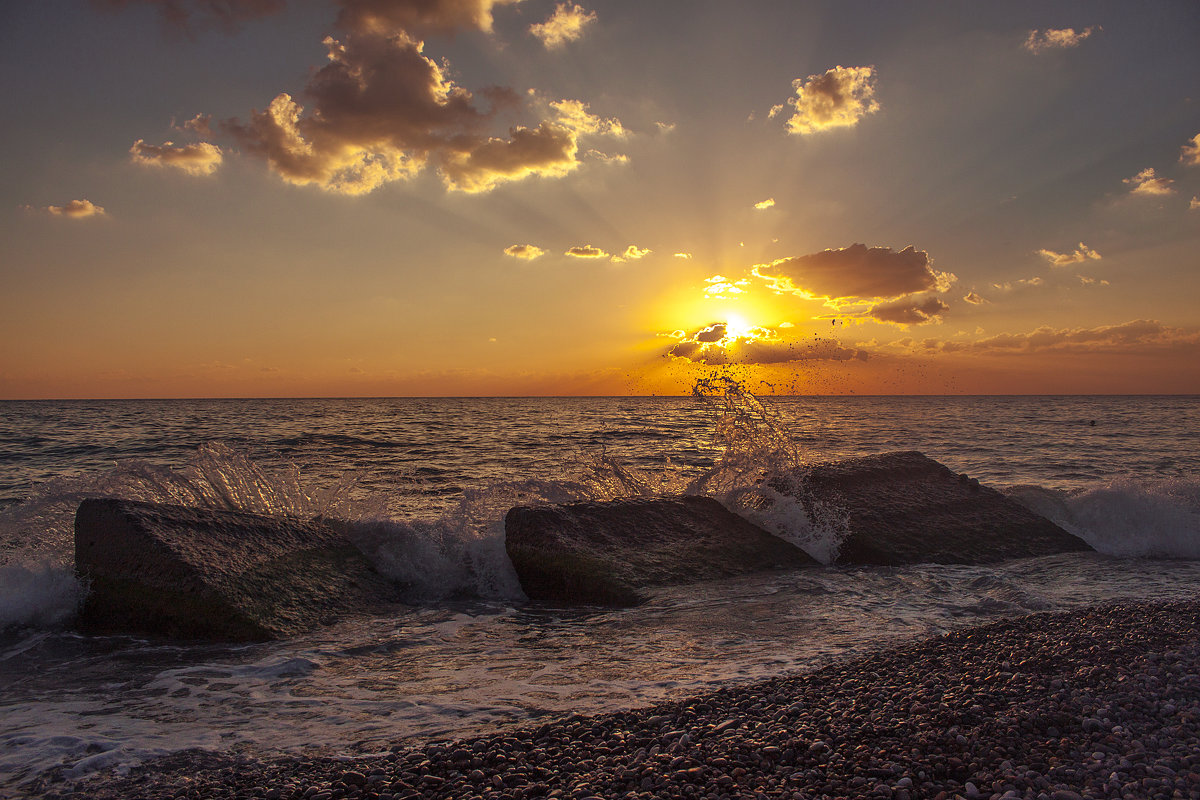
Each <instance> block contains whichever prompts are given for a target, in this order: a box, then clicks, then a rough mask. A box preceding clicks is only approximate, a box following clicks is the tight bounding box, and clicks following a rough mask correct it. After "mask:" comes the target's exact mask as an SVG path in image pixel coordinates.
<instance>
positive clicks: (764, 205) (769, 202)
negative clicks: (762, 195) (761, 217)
mask: <svg viewBox="0 0 1200 800" xmlns="http://www.w3.org/2000/svg"><path fill="white" fill-rule="evenodd" d="M774 205H775V198H774V197H768V198H767V199H766V200H760V201H759V202H757V203H755V204H754V207H755V208H757V209H758V210H759V211H765V210H767V209H768V208H771V207H772V206H774Z"/></svg>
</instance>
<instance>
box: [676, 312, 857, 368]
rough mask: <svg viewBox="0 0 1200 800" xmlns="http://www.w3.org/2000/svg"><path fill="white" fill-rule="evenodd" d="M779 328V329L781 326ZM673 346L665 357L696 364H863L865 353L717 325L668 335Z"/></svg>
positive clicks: (761, 330) (828, 343)
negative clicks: (809, 362) (806, 362)
mask: <svg viewBox="0 0 1200 800" xmlns="http://www.w3.org/2000/svg"><path fill="white" fill-rule="evenodd" d="M781 327H782V326H781ZM669 336H670V338H673V339H675V340H676V343H675V344H673V345H671V346H670V347H669V348H667V351H666V353H665V355H667V356H669V357H671V358H676V359H680V360H684V361H690V362H692V363H695V364H708V365H719V364H783V363H788V362H794V361H851V360H858V361H866V360H867V359H868V358H869V354H868V353H867V352H866V351H865V350H858V349H855V348H851V347H845V346H843V345H842V344H841V343H840V342H837V341H834V340H832V339H821V338H817V337H815V336H814V337H813V338H811V339H808V340H804V339H785V338H782V337H781V336H780V335H779V331H778V330H776V329H774V328H751V329H749V330H748V331H745V332H743V333H740V334H735V333H733V332H731V331H730V330H729V327H728V325H726V324H725V323H723V322H716V323H713V324H712V325H709V326H708V327H706V328H701V329H700V330H698V331H696V332H694V333H690V334H689V333H687V332H685V331H675V332H674V333H672V334H669Z"/></svg>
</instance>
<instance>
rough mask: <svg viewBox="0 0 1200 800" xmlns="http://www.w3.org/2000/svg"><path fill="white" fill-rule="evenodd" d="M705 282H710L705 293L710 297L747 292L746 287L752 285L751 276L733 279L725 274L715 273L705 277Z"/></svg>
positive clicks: (723, 296) (725, 296)
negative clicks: (737, 279)
mask: <svg viewBox="0 0 1200 800" xmlns="http://www.w3.org/2000/svg"><path fill="white" fill-rule="evenodd" d="M704 282H705V283H706V284H708V285H707V286H705V287H704V293H705V294H706V295H708V296H709V297H712V298H720V299H724V298H728V297H733V296H734V295H739V294H745V293H746V289H745V288H744V287H746V286H749V285H750V279H749V278H742V279H741V280H739V281H731V280H729V279H728V278H726V277H725V276H724V275H713V276H712V277H711V278H705V279H704Z"/></svg>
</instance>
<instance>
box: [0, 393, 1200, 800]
mask: <svg viewBox="0 0 1200 800" xmlns="http://www.w3.org/2000/svg"><path fill="white" fill-rule="evenodd" d="M702 388H704V389H705V391H704V392H703V394H704V395H705V396H702V397H699V398H535V399H524V398H522V399H511V398H486V399H454V398H451V399H369V400H323V399H313V400H197V401H178V400H172V401H89V402H84V401H73V402H57V401H56V402H49V401H45V402H0V797H3V796H5V795H6V794H8V795H13V796H21V795H22V794H27V793H29V792H31V791H32V788H31V787H32V786H34V783H33V782H34V781H36V780H38V779H39V776H41V777H45V776H46V775H48V774H49V775H55V776H58V777H61V778H62V779H64V780H74V779H77V778H81V777H86V776H87V775H89V774H92V773H94V772H95V771H96V770H98V769H102V768H109V767H115V768H117V769H126V768H128V767H129V766H131V765H133V764H136V763H139V762H140V761H143V760H145V759H148V758H152V757H154V756H156V755H163V754H166V753H170V752H173V751H177V750H180V749H184V748H190V747H201V748H209V749H214V750H221V751H230V752H232V751H236V752H244V753H249V754H253V755H260V756H270V755H273V754H278V753H292V754H296V753H306V754H322V755H344V756H355V755H363V754H369V753H373V752H379V751H382V750H386V749H387V748H388V747H389V746H391V745H393V744H397V743H401V742H405V741H421V740H427V739H431V738H445V737H453V736H458V735H465V734H469V733H474V732H478V731H481V730H491V729H495V728H497V727H501V726H505V725H513V724H522V723H528V722H530V721H531V720H535V719H538V718H540V717H544V716H546V715H564V714H568V713H576V712H578V713H588V712H599V711H605V710H611V709H614V708H629V707H635V706H642V705H648V704H652V703H654V702H657V701H660V700H663V699H667V698H673V697H679V696H684V695H690V694H695V693H698V692H702V691H704V690H706V689H710V688H713V687H716V686H720V685H724V684H727V683H730V682H737V681H748V680H754V679H756V678H763V677H767V676H770V675H775V674H778V673H779V672H780V671H790V670H804V669H811V668H813V667H815V666H817V665H819V664H820V663H822V662H823V661H825V660H827V659H830V658H836V657H840V656H844V655H847V654H853V653H856V652H862V651H864V650H868V649H871V648H875V647H880V646H886V645H887V644H888V643H889V642H894V641H896V640H898V639H905V638H911V637H919V636H928V635H933V634H937V633H940V632H944V631H947V630H950V629H954V628H958V627H962V626H966V625H971V624H977V623H980V622H984V621H988V620H991V619H995V618H997V617H1000V616H1006V615H1020V614H1026V613H1030V612H1034V611H1042V610H1054V609H1068V608H1072V607H1077V606H1081V605H1086V604H1091V603H1096V602H1104V601H1109V600H1118V599H1143V598H1162V599H1168V598H1175V597H1194V596H1195V595H1196V592H1197V590H1198V589H1200V481H1198V480H1197V478H1196V475H1197V470H1198V467H1200V398H1197V397H1174V396H1173V397H902V398H893V397H858V398H772V399H770V400H769V401H764V402H763V403H760V402H758V401H757V400H756V399H755V398H753V397H751V396H749V395H746V394H744V393H742V392H741V391H740V389H739V387H737V386H736V384H729V383H721V382H719V381H718V382H716V383H713V384H710V385H708V386H707V387H702ZM899 449H904V450H910V449H915V450H920V451H922V452H924V453H925V454H927V455H929V456H930V457H932V458H935V459H937V460H938V461H941V462H942V463H944V464H946V465H947V466H949V467H950V468H951V469H953V470H955V471H956V472H965V473H968V474H970V475H971V476H973V477H976V478H978V479H979V480H981V481H982V482H983V483H985V484H988V485H991V486H994V487H996V488H999V489H1001V490H1003V491H1006V492H1008V493H1010V494H1011V495H1012V496H1014V497H1015V498H1017V499H1018V500H1019V501H1021V502H1023V503H1025V504H1026V505H1028V506H1029V507H1031V508H1034V509H1035V510H1037V511H1039V513H1042V514H1044V515H1046V516H1048V517H1050V518H1052V519H1054V520H1055V521H1056V522H1058V523H1059V524H1060V525H1062V526H1063V527H1065V528H1067V529H1068V530H1070V531H1071V532H1073V533H1075V534H1076V535H1079V536H1081V537H1083V538H1084V539H1086V540H1087V541H1088V542H1089V543H1091V544H1092V545H1093V547H1095V548H1096V550H1097V551H1098V552H1097V553H1094V554H1072V555H1062V556H1054V557H1050V558H1041V559H1025V560H1020V561H1014V562H1008V563H1005V564H1000V565H992V566H987V567H970V566H945V565H942V566H939V565H917V566H913V567H905V568H838V567H825V568H820V569H809V570H803V571H798V572H794V573H779V574H770V575H760V576H752V577H748V578H740V579H735V580H728V581H719V582H710V583H704V584H698V585H695V586H688V587H673V588H667V589H661V590H658V591H656V592H654V593H653V594H652V598H651V600H650V602H648V603H646V604H645V605H643V606H640V607H637V608H633V609H626V610H618V611H613V610H602V609H574V610H570V611H563V610H554V611H552V610H546V609H538V608H534V607H530V606H528V605H526V604H525V603H524V598H523V595H522V594H521V591H520V585H519V583H518V582H517V580H516V577H515V574H514V573H513V571H512V567H511V565H510V564H509V563H508V561H507V558H506V556H505V554H504V543H503V525H502V520H503V515H504V513H505V512H506V511H507V510H508V508H510V507H511V506H513V505H518V504H528V503H539V502H564V501H571V500H580V499H611V498H618V497H626V496H654V495H657V494H665V493H673V492H680V491H686V492H692V493H702V494H709V495H712V496H715V497H717V498H718V499H720V500H722V501H723V502H725V503H726V504H727V505H729V506H730V507H731V508H733V509H735V510H738V511H739V512H740V513H745V514H747V515H748V516H752V517H753V518H755V520H756V521H757V522H759V523H760V524H763V525H764V526H766V527H767V528H768V529H770V530H772V531H774V532H776V533H778V534H779V535H781V536H784V537H786V538H788V539H790V540H792V541H795V542H797V543H799V544H801V546H803V547H804V548H805V549H806V550H808V551H809V552H810V553H812V554H813V555H814V556H816V557H817V558H818V559H819V560H821V561H823V562H828V561H829V560H830V559H831V557H832V555H833V554H834V553H835V552H836V548H837V541H836V532H835V531H831V530H825V529H823V528H822V527H821V526H820V525H814V524H813V522H812V521H811V520H808V519H807V518H805V516H804V514H803V512H802V511H801V510H800V509H799V507H798V506H795V505H790V506H789V505H788V504H786V503H776V504H775V505H774V506H773V508H772V511H771V512H770V513H769V514H768V513H764V512H761V511H758V512H756V511H754V510H753V509H754V506H755V504H754V503H753V502H751V501H752V500H753V497H754V496H755V493H757V492H761V491H762V486H763V485H764V484H763V482H762V478H764V477H770V476H771V475H772V474H779V473H781V472H789V471H795V470H802V469H803V467H804V465H805V464H806V463H811V462H817V461H822V460H828V459H834V458H841V457H847V456H853V455H863V454H870V453H878V452H885V451H889V450H899ZM94 496H119V497H126V498H133V499H145V500H152V501H160V502H174V503H181V504H186V505H203V506H209V507H215V508H238V509H245V510H250V511H256V512H260V513H267V514H292V515H317V514H324V515H332V516H337V517H340V518H343V519H348V520H351V521H353V522H354V523H355V528H356V530H357V531H358V532H359V537H358V540H359V542H360V543H361V545H362V546H363V547H364V549H365V550H366V552H367V553H368V555H369V556H370V557H371V558H372V559H373V560H374V561H375V563H376V565H377V566H378V568H379V569H380V570H381V571H382V572H384V573H385V574H388V575H390V576H392V577H395V578H396V579H397V580H401V581H403V582H405V584H406V585H408V586H411V587H412V588H411V591H410V593H409V596H408V605H407V606H406V607H405V608H404V610H403V611H402V612H400V613H397V614H394V615H389V616H387V617H380V618H373V619H357V620H351V621H346V622H343V623H339V624H336V625H332V626H328V627H325V628H322V629H320V630H317V631H314V632H312V633H311V634H308V635H305V636H302V637H298V638H296V639H293V640H290V641H286V642H276V643H267V644H252V645H236V646H231V645H214V644H183V643H178V642H163V641H153V640H145V639H140V638H137V637H128V636H104V637H87V636H82V635H79V634H77V633H75V632H74V631H72V630H71V627H70V623H71V618H72V615H73V614H74V611H75V609H76V607H77V605H78V602H79V601H80V599H81V597H82V593H83V591H84V588H83V587H81V586H80V584H79V583H78V582H77V581H76V580H75V578H74V574H73V565H72V563H71V559H72V555H71V554H72V548H73V544H72V523H73V515H74V511H75V508H76V507H77V506H78V503H79V501H80V500H81V499H82V498H84V497H94Z"/></svg>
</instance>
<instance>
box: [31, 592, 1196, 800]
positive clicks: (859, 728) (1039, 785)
mask: <svg viewBox="0 0 1200 800" xmlns="http://www.w3.org/2000/svg"><path fill="white" fill-rule="evenodd" d="M1198 633H1200V602H1171V603H1133V604H1113V605H1103V606H1097V607H1093V608H1089V609H1084V610H1079V611H1073V612H1056V613H1045V614H1034V615H1030V616H1026V617H1020V618H1015V619H1010V620H1005V621H1000V622H995V623H990V624H987V625H983V626H981V627H976V628H970V629H965V630H961V631H957V632H954V633H949V634H946V635H943V636H939V637H936V638H933V639H927V640H923V641H917V642H913V643H909V644H904V645H901V646H898V647H894V648H891V649H887V650H881V651H879V652H875V653H872V654H869V655H866V656H858V657H853V658H847V659H841V660H836V661H834V662H832V663H829V664H827V665H826V666H824V667H823V668H821V669H818V670H816V671H813V672H809V673H804V674H797V675H786V676H781V677H778V678H775V679H771V680H768V681H765V682H759V683H754V684H747V685H738V686H733V687H729V688H725V689H721V690H718V691H716V692H714V693H710V694H706V695H703V696H698V697H694V698H690V699H687V700H682V701H676V702H672V703H669V704H663V705H658V706H654V707H651V708H645V709H640V710H636V711H622V712H617V713H610V714H603V715H598V716H590V717H585V716H578V715H576V716H571V717H567V718H565V719H559V720H556V721H553V722H549V723H545V724H541V725H538V726H531V727H524V728H520V729H511V730H504V731H500V732H496V733H493V734H491V735H487V736H482V737H478V738H471V739H462V740H456V741H449V742H432V743H427V744H423V745H419V746H409V745H403V744H400V745H397V746H395V747H394V748H392V750H391V752H389V753H387V754H385V755H379V756H374V757H368V758H356V759H336V758H320V759H306V758H287V759H279V760H273V761H266V762H263V761H258V760H255V759H252V758H247V757H239V756H238V755H237V754H231V753H224V754H215V753H208V752H203V751H187V752H182V753H177V754H175V755H172V756H169V757H166V758H164V759H160V760H157V761H152V762H149V763H147V764H144V765H142V766H140V767H136V768H134V769H133V770H132V771H130V772H129V773H128V774H126V775H120V776H117V775H103V774H101V775H97V776H94V777H91V778H89V779H87V780H84V781H82V782H79V783H74V784H72V783H69V782H67V781H64V780H62V779H61V776H58V775H56V774H54V773H53V772H51V773H49V774H48V775H45V776H42V777H39V778H38V779H37V783H36V784H29V785H26V786H25V787H22V788H23V789H24V790H26V791H28V792H30V793H31V794H36V795H38V796H44V797H46V798H89V800H110V799H111V800H116V798H123V799H125V800H132V799H133V798H263V800H282V799H285V798H286V799H287V800H301V799H303V800H341V798H354V799H355V800H400V799H401V798H403V799H405V800H415V798H502V797H503V798H510V797H511V798H535V797H546V798H572V799H573V800H581V799H582V798H587V797H603V798H609V797H614V798H615V797H621V798H646V799H647V800H648V798H678V797H683V798H759V797H770V798H850V797H875V798H894V800H917V799H918V798H933V799H934V800H942V799H944V798H956V797H962V798H991V800H1010V799H1011V798H1027V799H1033V798H1037V800H1074V799H1075V798H1200V640H1198V637H1197V634H1198Z"/></svg>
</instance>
